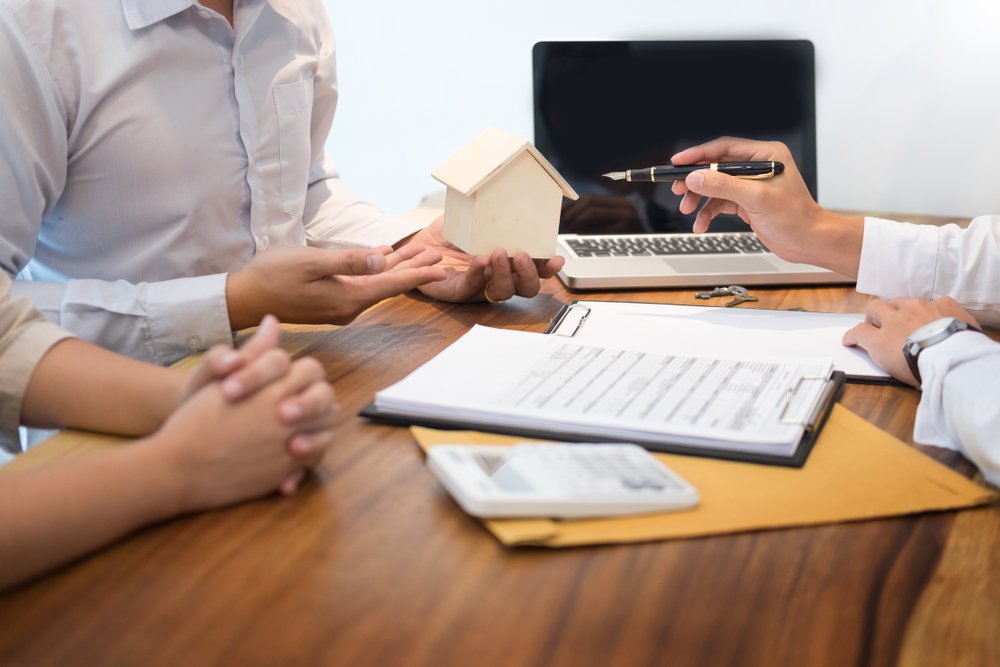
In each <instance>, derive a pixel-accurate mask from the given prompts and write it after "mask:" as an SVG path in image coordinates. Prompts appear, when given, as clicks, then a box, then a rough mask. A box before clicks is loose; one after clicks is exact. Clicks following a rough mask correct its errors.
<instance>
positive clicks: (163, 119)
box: [0, 0, 419, 364]
mask: <svg viewBox="0 0 1000 667" xmlns="http://www.w3.org/2000/svg"><path fill="white" fill-rule="evenodd" d="M0 99H3V110H2V113H0V268H2V269H3V270H4V271H6V272H7V273H8V274H10V275H14V274H20V275H19V277H20V278H21V280H18V281H17V282H16V283H15V286H14V294H15V295H20V296H26V297H28V298H29V299H30V300H31V301H32V302H33V303H34V304H35V306H36V307H37V308H39V310H41V311H42V312H43V313H45V314H46V315H47V316H48V317H49V318H50V319H52V320H53V321H55V322H57V323H59V324H61V325H62V326H64V327H66V328H67V329H69V330H71V331H73V332H74V333H76V334H78V335H80V336H81V337H83V338H85V339H88V340H91V341H94V342H96V343H98V344H100V345H103V346H104V347H108V348H111V349H113V350H116V351H118V352H122V353H124V354H128V355H130V356H133V357H136V358H140V359H144V360H147V361H152V362H155V363H161V364H163V363H170V362H172V361H174V360H176V359H178V358H180V357H182V356H184V355H186V354H188V353H190V352H191V351H194V350H201V349H205V348H206V347H208V346H209V345H212V344H214V343H218V342H227V341H230V340H231V331H230V325H229V317H228V310H227V306H226V300H225V283H226V275H227V274H228V273H230V272H233V271H236V270H238V269H240V268H242V267H243V266H244V265H245V264H246V263H247V262H248V261H249V260H250V258H251V257H252V256H253V255H254V253H255V252H257V251H258V250H264V249H266V248H268V247H271V246H276V245H288V244H304V243H309V244H311V245H318V246H322V247H348V246H369V247H371V246H377V245H383V244H391V243H395V242H396V241H398V240H399V239H401V238H403V237H405V236H407V235H409V234H411V233H413V232H414V231H416V230H417V229H418V228H419V225H418V224H416V223H412V222H404V221H401V220H398V219H395V218H392V217H390V216H387V215H385V214H384V213H382V212H381V211H380V210H379V209H377V208H376V207H374V206H373V205H371V204H368V203H366V202H364V201H361V200H359V199H358V198H357V197H356V196H354V195H353V194H352V193H351V192H350V191H349V190H348V189H347V188H346V187H345V186H344V184H343V182H342V181H341V180H340V178H339V175H338V172H337V170H336V168H335V166H334V165H333V163H332V162H331V161H330V160H329V158H328V157H327V156H326V155H325V152H324V144H325V142H326V139H327V134H328V133H329V130H330V127H331V124H332V121H333V115H334V110H335V108H336V105H337V81H336V73H335V63H334V40H333V36H332V33H331V30H330V26H329V23H328V20H327V18H326V15H325V12H324V10H323V6H322V3H321V2H320V0H303V1H295V0H239V1H238V2H236V3H235V16H234V27H231V26H230V24H229V23H228V22H227V21H226V19H225V18H223V17H222V16H220V15H219V14H217V13H215V12H213V11H211V10H208V9H206V8H204V7H202V6H201V5H199V4H198V3H197V2H195V1H194V0H157V1H156V2H150V1H149V0H92V1H91V2H73V1H72V0H0Z"/></svg>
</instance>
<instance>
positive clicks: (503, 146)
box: [431, 127, 579, 199]
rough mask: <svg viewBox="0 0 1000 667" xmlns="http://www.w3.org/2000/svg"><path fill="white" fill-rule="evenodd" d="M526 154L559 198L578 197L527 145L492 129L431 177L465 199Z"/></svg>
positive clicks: (453, 156)
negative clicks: (558, 190)
mask: <svg viewBox="0 0 1000 667" xmlns="http://www.w3.org/2000/svg"><path fill="white" fill-rule="evenodd" d="M524 151H527V152H528V153H530V154H531V156H532V157H533V158H535V160H536V161H537V162H538V164H540V165H541V166H542V168H543V169H545V171H546V172H547V173H548V174H549V176H551V177H552V180H554V181H555V182H556V183H558V184H559V187H560V188H562V191H563V194H564V195H565V196H567V197H569V198H570V199H576V198H577V197H578V196H579V195H577V194H576V191H575V190H573V188H572V187H571V186H570V184H569V183H567V182H566V179H564V178H563V177H562V176H561V175H560V174H559V172H558V171H556V169H555V167H553V166H552V165H551V164H549V161H548V160H546V159H545V156H544V155H542V154H541V153H539V152H538V149H537V148H535V147H534V146H532V145H531V142H529V141H526V140H524V139H522V138H520V137H517V136H514V135H513V134H508V133H507V132H504V131H503V130H500V129H498V128H495V127H490V128H487V129H486V130H485V131H484V132H483V133H482V134H480V135H479V136H477V137H476V138H475V139H473V140H472V141H470V142H469V143H467V144H466V145H465V146H462V148H460V149H459V150H458V151H457V152H456V153H455V154H454V155H452V156H451V157H450V158H448V159H447V160H446V161H445V163H444V164H442V165H441V166H440V167H438V168H437V169H435V170H434V171H433V172H432V173H431V176H433V177H434V178H436V179H437V180H439V181H441V182H442V183H444V184H445V185H447V186H448V187H449V188H454V189H455V190H458V191H459V192H461V193H462V194H463V195H465V196H469V195H471V194H472V193H474V192H475V191H476V190H478V189H479V188H481V187H482V186H483V185H484V184H486V183H487V182H489V180H490V179H491V178H492V177H493V176H494V174H497V173H498V172H500V170H501V169H503V168H504V167H505V166H507V165H508V164H510V163H511V162H512V161H513V160H514V158H516V157H517V156H518V155H520V154H521V153H522V152H524Z"/></svg>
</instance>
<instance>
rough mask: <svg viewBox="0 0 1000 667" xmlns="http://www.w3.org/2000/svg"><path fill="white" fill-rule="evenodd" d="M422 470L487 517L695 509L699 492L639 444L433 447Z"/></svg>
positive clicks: (468, 507)
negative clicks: (426, 467) (431, 473)
mask: <svg viewBox="0 0 1000 667" xmlns="http://www.w3.org/2000/svg"><path fill="white" fill-rule="evenodd" d="M427 465H428V467H430V469H431V471H432V472H433V473H434V475H435V476H436V477H437V478H438V480H439V481H440V482H441V485H442V486H444V488H445V489H446V490H447V491H448V493H450V494H451V496H452V497H453V498H454V499H455V501H456V502H457V503H458V504H459V505H460V506H461V507H462V509H464V510H465V511H466V512H468V513H469V514H471V515H473V516H478V517H484V518H499V517H553V518H572V517H600V516H615V515H621V514H642V513H648V512H662V511H666V510H676V509H682V508H686V507H693V506H695V505H697V504H698V492H697V491H696V490H695V489H694V487H693V486H691V485H690V484H688V483H687V482H686V481H685V480H684V479H682V478H681V477H680V476H679V475H678V474H677V473H675V472H674V471H673V470H671V469H670V468H668V467H667V466H665V465H663V464H662V463H660V462H659V461H658V460H656V459H655V458H653V456H652V455H651V454H650V453H649V452H647V451H646V450H645V449H643V448H642V447H639V446H638V445H631V444H589V443H573V444H550V443H520V444H517V445H514V446H513V447H502V446H501V447H494V446H488V445H436V446H434V447H431V448H430V449H429V450H428V454H427Z"/></svg>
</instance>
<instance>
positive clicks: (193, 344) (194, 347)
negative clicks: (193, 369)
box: [187, 336, 204, 352]
mask: <svg viewBox="0 0 1000 667" xmlns="http://www.w3.org/2000/svg"><path fill="white" fill-rule="evenodd" d="M187 346H188V349H189V350H191V351H192V352H198V351H200V350H202V349H204V346H203V345H202V344H201V339H200V338H198V337H197V336H191V337H190V338H188V339H187Z"/></svg>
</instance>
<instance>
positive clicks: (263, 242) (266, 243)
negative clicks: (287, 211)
mask: <svg viewBox="0 0 1000 667" xmlns="http://www.w3.org/2000/svg"><path fill="white" fill-rule="evenodd" d="M257 245H259V246H260V249H261V250H267V249H268V248H269V247H270V245H271V237H270V236H268V235H267V234H261V237H260V240H259V241H258V242H257Z"/></svg>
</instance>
